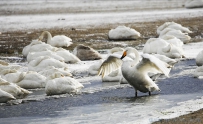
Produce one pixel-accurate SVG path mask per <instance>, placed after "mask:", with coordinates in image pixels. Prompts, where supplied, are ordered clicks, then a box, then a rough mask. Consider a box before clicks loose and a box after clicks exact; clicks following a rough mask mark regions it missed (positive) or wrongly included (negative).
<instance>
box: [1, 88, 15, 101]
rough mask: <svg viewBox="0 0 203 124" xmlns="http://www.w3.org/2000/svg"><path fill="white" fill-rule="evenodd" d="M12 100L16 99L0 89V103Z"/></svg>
mask: <svg viewBox="0 0 203 124" xmlns="http://www.w3.org/2000/svg"><path fill="white" fill-rule="evenodd" d="M14 99H16V98H15V97H14V96H13V95H11V94H10V93H7V92H5V91H3V90H1V89H0V103H6V102H8V101H9V100H14Z"/></svg>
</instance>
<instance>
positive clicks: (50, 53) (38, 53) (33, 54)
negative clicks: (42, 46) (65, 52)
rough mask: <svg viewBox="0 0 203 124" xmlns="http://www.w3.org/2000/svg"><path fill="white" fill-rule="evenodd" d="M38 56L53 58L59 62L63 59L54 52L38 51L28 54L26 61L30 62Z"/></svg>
mask: <svg viewBox="0 0 203 124" xmlns="http://www.w3.org/2000/svg"><path fill="white" fill-rule="evenodd" d="M39 56H49V57H50V58H54V59H56V60H59V61H64V58H63V57H61V56H59V55H57V54H56V53H55V52H53V51H50V50H46V51H40V52H30V53H29V54H28V55H27V61H28V62H30V61H32V60H34V59H36V58H37V57H39Z"/></svg>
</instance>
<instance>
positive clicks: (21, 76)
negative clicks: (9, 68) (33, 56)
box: [3, 71, 46, 89]
mask: <svg viewBox="0 0 203 124" xmlns="http://www.w3.org/2000/svg"><path fill="white" fill-rule="evenodd" d="M3 78H4V79H6V80H7V81H9V82H12V83H15V84H17V85H18V86H20V87H22V88H25V89H36V88H44V87H45V83H46V77H44V76H43V75H41V74H39V73H37V72H34V71H28V72H15V73H8V74H6V75H4V77H3Z"/></svg>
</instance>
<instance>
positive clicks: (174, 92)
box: [0, 60, 203, 124]
mask: <svg viewBox="0 0 203 124" xmlns="http://www.w3.org/2000/svg"><path fill="white" fill-rule="evenodd" d="M195 67H196V66H195V61H194V60H185V61H180V62H179V63H177V64H176V65H175V67H174V68H173V69H172V70H171V73H170V77H169V78H165V77H163V78H161V79H159V80H158V84H159V87H160V89H161V90H162V91H161V92H153V93H152V96H148V94H146V93H140V92H138V96H139V97H138V98H134V89H133V88H132V87H131V86H129V85H128V84H119V83H118V82H114V83H110V82H108V83H107V82H106V83H102V82H101V79H100V77H97V76H94V77H92V78H91V77H85V78H87V79H85V78H84V81H83V82H82V83H83V84H84V86H85V88H84V89H83V90H82V91H81V93H79V94H75V95H69V94H65V95H56V96H46V95H45V92H44V89H38V90H32V92H33V94H31V95H29V96H28V97H27V98H26V99H24V100H23V103H22V104H18V105H13V106H5V105H2V106H0V111H1V112H0V117H1V118H0V121H1V122H2V123H14V122H15V123H21V124H22V123H64V124H65V123H67V122H68V123H74V124H75V123H79V124H80V123H150V122H153V121H156V120H158V119H160V118H170V117H174V116H175V115H174V114H175V113H176V110H179V111H178V112H179V114H184V113H187V112H189V111H193V110H196V109H200V108H201V107H202V105H203V103H198V105H199V106H195V101H196V100H201V94H202V93H203V91H202V88H203V84H202V80H199V79H197V78H193V77H192V75H191V72H192V71H193V70H194V68H195ZM80 80H82V79H80ZM190 100H192V101H193V102H190ZM197 102H199V101H197ZM191 106H193V107H191ZM174 107H177V108H174ZM188 108H189V109H188ZM176 116H177V115H176Z"/></svg>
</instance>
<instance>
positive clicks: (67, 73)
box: [39, 66, 72, 80]
mask: <svg viewBox="0 0 203 124" xmlns="http://www.w3.org/2000/svg"><path fill="white" fill-rule="evenodd" d="M55 73H61V74H63V75H64V76H68V77H72V74H71V73H70V71H69V70H68V68H55V67H54V66H50V67H48V68H46V69H45V70H42V71H40V72H39V74H41V75H43V76H45V77H46V79H47V80H49V79H50V78H51V75H53V74H55Z"/></svg>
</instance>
